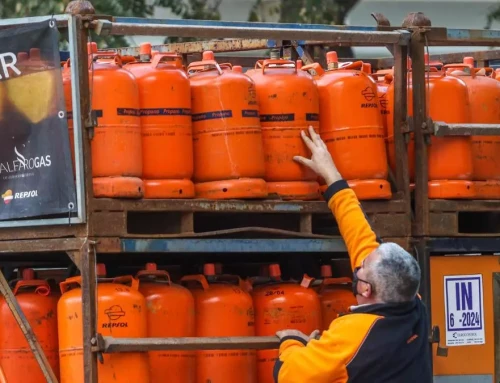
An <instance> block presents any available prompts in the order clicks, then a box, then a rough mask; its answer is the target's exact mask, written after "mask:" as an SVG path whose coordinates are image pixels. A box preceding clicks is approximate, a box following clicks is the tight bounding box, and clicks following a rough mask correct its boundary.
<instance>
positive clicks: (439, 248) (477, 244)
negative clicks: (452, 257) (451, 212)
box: [427, 236, 500, 254]
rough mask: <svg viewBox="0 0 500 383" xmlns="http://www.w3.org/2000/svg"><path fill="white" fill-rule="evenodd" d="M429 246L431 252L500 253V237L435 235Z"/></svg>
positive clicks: (428, 243)
mask: <svg viewBox="0 0 500 383" xmlns="http://www.w3.org/2000/svg"><path fill="white" fill-rule="evenodd" d="M427 246H428V248H429V251H430V252H431V253H444V254H456V253H490V254H491V253H500V237H489V238H485V237H475V238H474V237H470V236H469V237H463V238H461V237H453V238H452V237H441V238H440V237H435V238H429V240H428V242H427Z"/></svg>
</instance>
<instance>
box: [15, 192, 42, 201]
mask: <svg viewBox="0 0 500 383" xmlns="http://www.w3.org/2000/svg"><path fill="white" fill-rule="evenodd" d="M33 197H38V190H31V191H27V192H21V193H16V194H14V199H19V198H33Z"/></svg>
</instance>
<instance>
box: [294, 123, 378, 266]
mask: <svg viewBox="0 0 500 383" xmlns="http://www.w3.org/2000/svg"><path fill="white" fill-rule="evenodd" d="M301 134H302V138H303V139H304V142H305V144H306V145H307V147H308V148H309V150H310V151H311V153H312V156H311V159H307V158H304V157H300V156H296V157H295V158H294V159H295V160H296V161H297V162H299V163H301V164H303V165H305V166H307V167H309V168H310V169H312V170H314V171H315V172H316V173H317V174H318V175H320V176H321V177H323V179H324V180H325V182H326V184H327V185H329V186H328V189H327V190H326V191H325V193H324V198H325V200H326V202H327V203H328V207H329V208H330V210H331V211H332V213H333V215H334V216H335V219H336V221H337V224H338V226H339V229H340V234H341V235H342V238H343V239H344V241H345V244H346V247H347V251H348V253H349V258H350V259H351V267H352V268H353V269H354V268H356V267H358V266H360V265H361V262H362V261H363V259H365V258H366V257H367V256H368V255H369V254H370V253H371V252H372V251H373V250H375V249H376V248H377V247H378V246H379V245H380V242H381V241H380V239H379V238H378V237H377V236H376V234H375V232H374V231H373V230H372V228H371V226H370V224H369V222H368V220H367V218H366V215H365V213H364V211H363V209H362V208H361V205H360V203H359V201H358V198H357V197H356V194H354V191H353V190H352V189H351V188H350V187H349V185H348V184H347V182H346V181H344V180H343V179H342V176H341V175H340V173H339V171H338V170H337V167H336V166H335V164H334V163H333V160H332V157H331V155H330V153H329V152H328V149H327V147H326V144H325V143H324V142H323V140H321V138H320V137H319V135H318V134H316V132H315V131H314V129H313V128H312V127H310V128H309V134H310V136H311V138H309V137H307V135H306V134H305V132H301Z"/></svg>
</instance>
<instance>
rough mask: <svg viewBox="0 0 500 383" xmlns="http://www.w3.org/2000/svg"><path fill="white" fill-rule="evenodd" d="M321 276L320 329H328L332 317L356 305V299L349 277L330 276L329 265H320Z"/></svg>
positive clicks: (319, 290) (330, 268)
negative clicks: (321, 322) (321, 323)
mask: <svg viewBox="0 0 500 383" xmlns="http://www.w3.org/2000/svg"><path fill="white" fill-rule="evenodd" d="M321 276H322V277H323V281H322V282H321V285H320V286H319V288H318V294H319V299H320V301H321V318H322V320H323V328H322V329H321V330H328V329H329V328H330V324H331V323H332V321H333V320H334V319H336V318H337V317H338V316H339V315H341V314H345V313H347V312H348V311H349V307H350V306H354V305H357V304H358V301H357V300H356V298H355V297H354V295H353V293H352V280H351V279H350V278H332V267H331V266H330V265H323V266H321Z"/></svg>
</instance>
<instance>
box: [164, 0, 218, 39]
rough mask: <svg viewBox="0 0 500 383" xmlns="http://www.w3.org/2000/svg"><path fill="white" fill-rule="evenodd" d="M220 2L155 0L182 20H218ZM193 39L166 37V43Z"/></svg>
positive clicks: (212, 0) (206, 0) (216, 0)
mask: <svg viewBox="0 0 500 383" xmlns="http://www.w3.org/2000/svg"><path fill="white" fill-rule="evenodd" d="M221 2H222V0H182V1H181V0H157V3H158V5H161V6H162V7H165V8H170V9H171V10H172V12H173V13H175V14H176V15H177V16H180V17H181V18H182V19H191V20H220V13H219V6H220V4H221ZM197 40H203V39H197V38H194V37H167V38H166V39H165V42H166V43H175V42H187V41H197Z"/></svg>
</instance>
